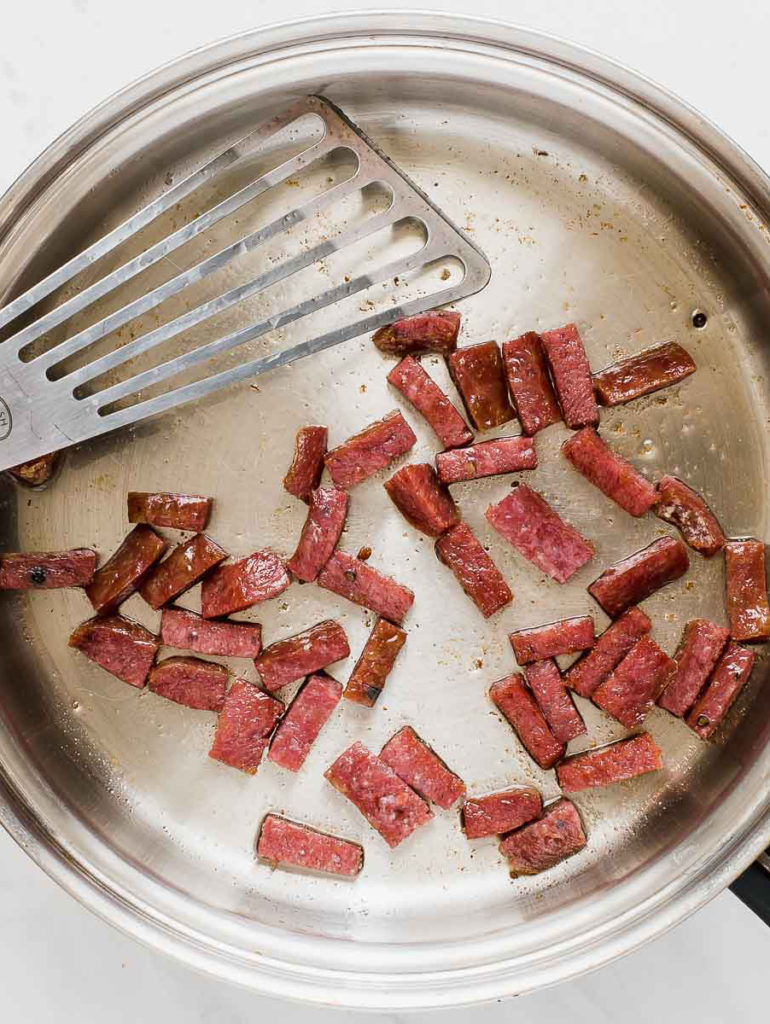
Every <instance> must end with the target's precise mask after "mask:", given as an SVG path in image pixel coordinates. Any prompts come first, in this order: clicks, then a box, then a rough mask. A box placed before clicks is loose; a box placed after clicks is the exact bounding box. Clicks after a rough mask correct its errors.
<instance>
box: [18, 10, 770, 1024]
mask: <svg viewBox="0 0 770 1024" xmlns="http://www.w3.org/2000/svg"><path fill="white" fill-rule="evenodd" d="M414 2H415V3H416V2H417V0H414ZM426 2H427V0H426ZM363 6H365V5H364V4H361V3H356V2H345V0H336V3H334V9H337V10H344V9H347V10H351V9H360V8H361V7H363ZM378 6H380V7H399V6H402V4H399V3H391V4H389V3H387V2H386V0H380V2H379V4H378ZM432 6H433V7H435V8H436V9H441V10H445V11H453V12H456V13H466V12H467V13H471V12H472V13H474V14H476V15H486V16H488V17H495V18H501V19H505V20H509V21H516V22H518V23H519V24H522V25H525V26H527V27H531V28H537V29H541V30H544V31H548V32H552V33H555V34H558V35H561V36H564V37H566V38H570V39H572V40H574V41H576V42H579V43H582V44H584V45H586V46H589V47H592V48H594V49H597V50H600V51H603V52H604V53H606V54H609V55H610V56H612V57H615V58H616V59H618V60H621V61H623V62H625V63H627V64H630V65H632V66H633V67H635V68H636V69H637V70H639V71H641V72H643V73H644V74H646V75H648V76H649V77H651V78H653V79H656V80H657V81H658V82H660V83H662V84H663V85H665V86H667V87H668V88H670V89H672V90H673V91H674V92H677V93H678V94H679V95H680V96H682V97H684V98H685V99H686V100H687V101H689V102H690V103H692V104H693V105H695V106H697V107H698V108H700V110H701V111H702V112H703V113H705V114H706V115H707V116H709V117H711V118H712V119H713V120H714V121H716V122H717V123H718V124H719V125H720V126H721V127H722V128H723V129H725V130H726V131H727V132H728V133H729V134H730V135H732V137H733V138H734V139H735V140H736V141H737V142H738V143H740V144H741V145H742V146H743V147H744V148H745V149H747V150H748V152H749V153H751V155H752V156H753V157H754V158H755V159H756V160H758V161H759V163H761V164H762V165H763V166H764V167H765V168H766V169H767V170H770V118H769V117H768V114H767V94H768V88H767V64H768V60H767V45H768V37H769V36H770V5H767V4H763V3H758V2H757V0H731V2H730V3H729V4H725V3H723V2H716V0H698V2H695V0H666V2H661V0H644V2H643V3H637V4H634V5H630V4H627V3H624V2H623V0H518V2H517V3H505V2H502V0H499V2H495V0H473V2H472V3H471V2H470V0H452V2H450V0H444V2H443V3H439V2H438V0H434V2H433V4H432ZM0 9H1V10H2V14H3V17H2V29H1V30H0V124H2V127H3V143H2V149H1V152H2V156H1V157H0V189H2V188H5V187H7V186H8V185H9V184H10V183H11V181H12V180H13V179H14V177H15V176H16V175H17V174H18V173H19V172H20V171H21V170H22V169H23V168H24V166H25V165H26V164H27V163H28V162H29V161H30V160H32V159H33V158H34V157H35V156H36V155H37V153H38V152H39V151H40V150H41V149H42V148H43V147H44V146H46V145H47V144H48V143H49V142H50V141H51V140H52V139H53V138H54V137H55V136H56V135H58V134H59V133H60V132H62V131H63V130H64V129H65V128H67V127H68V125H69V124H70V123H71V122H72V121H74V120H75V119H77V118H78V117H80V115H81V114H83V113H84V112H85V111H86V110H87V109H88V108H90V107H91V106H93V105H94V104H96V103H98V102H99V101H100V100H101V99H103V98H104V97H105V96H106V95H108V94H109V93H111V92H113V91H115V90H117V89H119V88H120V87H122V86H123V85H125V84H126V83H127V82H129V81H130V80H131V79H134V78H136V77H137V76H139V75H142V74H144V73H145V72H146V71H150V70H151V69H152V68H154V67H155V66H157V65H158V64H161V63H163V62H165V61H168V60H170V59H172V58H174V57H175V56H177V55H179V54H181V53H183V52H184V51H186V50H189V49H192V48H194V47H198V46H202V45H204V44H206V43H208V42H210V41H212V40H214V39H217V38H219V37H221V36H225V35H229V34H232V33H235V32H239V31H241V30H244V29H248V28H253V27H254V26H257V25H260V24H266V23H269V22H272V21H278V20H283V19H286V18H294V17H301V16H303V15H309V14H317V13H322V12H324V11H326V10H328V7H327V5H325V4H324V3H323V2H322V0H284V2H283V3H279V2H277V0H251V2H249V3H246V2H245V0H210V2H206V0H131V2H130V3H118V2H116V0H25V2H23V3H19V2H13V3H11V0H5V3H4V4H2V5H1V7H0ZM769 969H770V929H768V928H766V927H765V926H764V925H763V924H762V923H761V922H760V921H759V920H758V919H756V918H755V917H754V916H753V915H752V914H751V913H750V912H749V911H748V910H746V909H745V908H744V907H743V906H742V904H740V903H739V902H738V900H736V899H735V898H734V897H733V896H732V895H731V894H730V893H725V894H723V895H722V896H720V897H719V898H718V899H716V900H715V901H714V902H713V903H712V904H711V905H710V906H708V907H707V908H706V909H704V910H702V911H701V912H700V913H699V914H697V915H696V916H695V917H694V918H692V919H691V920H689V921H687V922H686V923H685V924H683V925H681V926H680V927H679V928H677V929H676V930H675V931H674V932H672V933H670V934H669V935H667V936H665V937H664V938H662V939H660V940H659V941H658V942H656V943H654V944H653V945H651V946H648V947H646V948H645V949H643V950H641V951H639V952H637V953H635V954H633V955H631V956H629V957H627V958H626V959H625V960H623V961H621V962H620V963H617V964H615V965H613V966H610V967H608V968H605V969H604V970H602V971H600V972H598V973H596V974H593V975H591V976H589V977H586V978H583V979H581V980H579V981H576V982H571V983H569V984H567V985H562V986H560V987H559V988H556V989H552V990H550V991H547V992H541V993H538V994H536V995H534V996H529V997H527V998H525V999H521V1000H517V1001H515V1002H507V1003H500V1004H495V1005H493V1006H490V1007H488V1008H485V1009H483V1010H457V1011H454V1012H450V1013H444V1014H443V1015H442V1020H448V1021H449V1024H471V1022H473V1024H497V1022H500V1021H503V1020H505V1021H516V1022H517V1024H518V1022H521V1024H530V1022H533V1024H534V1022H537V1024H551V1022H553V1024H556V1022H558V1024H564V1022H568V1024H582V1022H584V1021H585V1022H588V1021H590V1022H591V1024H604V1022H605V1021H606V1022H613V1024H614V1022H615V1021H617V1020H619V1019H622V1020H623V1024H642V1022H644V1024H648V1022H657V1024H668V1022H669V1021H670V1022H674V1021H676V1022H677V1024H679V1022H680V1021H685V1022H689V1021H695V1020H697V1021H698V1022H699V1024H711V1022H715V1024H716V1022H718V1024H723V1022H728V1021H729V1022H732V1021H735V1022H740V1024H754V1022H759V1021H762V1024H765V1021H766V1020H767V1013H768V1010H767V999H766V978H767V973H768V970H769ZM271 1013H272V1014H275V1015H276V1016H277V1017H278V1018H279V1020H280V1022H281V1024H307V1022H311V1021H312V1024H332V1022H334V1024H346V1022H348V1021H351V1020H352V1019H353V1016H351V1015H346V1016H344V1015H342V1014H340V1013H338V1012H336V1011H333V1010H312V1009H305V1008H303V1007H299V1006H291V1005H283V1004H278V1003H276V1002H274V1001H269V1000H264V999H261V998H260V997H258V996H256V995H253V994H251V993H248V992H244V991H240V990H237V989H233V988H230V987H226V986H224V985H222V984H220V983H218V982H216V981H214V980H211V979H208V978H202V977H198V976H197V975H194V974H192V973H191V972H189V971H187V970H186V969H185V968H183V967H180V966H179V965H177V964H176V963H172V962H170V961H167V960H166V959H164V958H162V957H160V956H158V955H157V954H155V953H152V952H150V951H148V950H146V949H143V948H141V947H139V946H137V945H136V944H135V943H133V942H132V941H131V940H129V939H126V938H124V937H123V936H121V935H119V934H117V933H116V932H114V931H113V930H112V929H111V928H109V927H108V926H107V925H105V924H103V923H102V922H101V921H99V920H97V919H96V918H94V917H93V916H92V915H91V914H89V913H88V912H86V911H85V910H83V909H82V908H81V907H79V906H78V905H77V904H76V903H74V902H73V901H72V900H71V899H70V898H69V897H68V896H66V895H65V894H64V893H63V892H61V891H59V890H58V889H57V887H56V886H55V885H54V884H53V883H52V882H51V881H49V880H48V879H47V878H46V877H45V876H44V875H43V874H42V873H41V872H40V871H39V870H38V869H37V868H36V867H35V866H34V865H33V864H32V863H31V862H30V861H28V860H27V859H26V857H25V856H24V855H23V854H22V853H21V852H20V851H19V850H18V849H17V848H16V847H15V846H14V844H13V843H12V842H11V840H10V839H9V838H8V837H7V836H6V835H5V834H4V833H0V1020H2V1021H3V1022H4V1024H17V1022H22V1021H23V1022H24V1024H49V1022H56V1024H70V1022H73V1024H74V1022H75V1021H78V1024H92V1022H97V1021H98V1022H99V1024H124V1022H126V1024H128V1022H131V1024H134V1022H144V1021H150V1022H155V1021H163V1024H182V1022H184V1024H196V1022H199V1021H200V1022H203V1021H205V1022H206V1024H241V1022H244V1024H245V1022H247V1021H248V1022H249V1024H251V1022H252V1021H255V1020H259V1019H260V1017H264V1016H265V1015H267V1014H271ZM384 1019H385V1020H387V1021H399V1020H404V1019H405V1018H404V1016H402V1015H399V1014H390V1015H386V1016H385V1017H384ZM410 1019H411V1020H413V1021H416V1020H418V1018H416V1017H412V1018H410ZM434 1019H437V1018H436V1017H434V1016H433V1015H424V1016H421V1017H420V1018H419V1021H420V1024H423V1021H426V1020H434Z"/></svg>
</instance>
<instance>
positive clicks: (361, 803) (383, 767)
mask: <svg viewBox="0 0 770 1024" xmlns="http://www.w3.org/2000/svg"><path fill="white" fill-rule="evenodd" d="M324 776H325V778H326V779H327V780H328V781H329V782H330V783H331V784H332V785H333V786H334V788H335V789H336V790H338V791H339V792H340V793H341V794H342V795H343V796H345V797H347V798H348V800H350V801H351V803H353V804H355V806H356V807H357V808H358V809H359V811H360V812H361V813H362V814H363V816H364V817H365V818H366V820H367V821H368V822H369V824H370V825H371V826H372V828H373V829H375V830H376V831H377V832H379V834H380V835H381V836H382V838H383V839H384V840H385V842H386V843H387V844H388V846H390V847H395V846H398V845H399V843H402V842H403V841H404V840H405V839H407V838H408V837H409V836H410V835H411V834H412V833H413V832H414V830H415V829H417V828H420V826H422V825H425V824H426V823H427V822H429V821H430V820H431V818H432V817H433V813H432V811H431V810H430V808H429V807H428V805H427V804H426V803H425V801H424V800H423V799H422V797H419V796H418V795H417V794H416V793H415V791H414V790H413V789H412V788H411V787H410V786H407V784H406V783H405V782H404V780H403V779H400V778H399V777H398V775H396V773H395V772H394V771H393V769H392V768H390V767H389V766H388V765H387V764H385V762H384V761H383V760H382V759H381V758H379V757H377V756H376V755H375V754H373V753H372V752H371V751H370V750H367V748H366V747H365V746H364V745H363V743H354V744H353V745H352V746H351V747H348V749H347V750H344V751H343V752H342V753H341V754H340V756H339V757H338V758H337V760H336V761H335V762H334V764H332V765H331V766H330V767H329V768H327V770H326V771H325V772H324Z"/></svg>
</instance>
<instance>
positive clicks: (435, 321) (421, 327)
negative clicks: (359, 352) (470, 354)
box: [372, 309, 460, 356]
mask: <svg viewBox="0 0 770 1024" xmlns="http://www.w3.org/2000/svg"><path fill="white" fill-rule="evenodd" d="M459 332H460V314H459V313H454V312H452V311H451V310H444V309H431V310H429V311H428V312H427V313H418V314H417V315H416V316H406V317H404V318H403V319H402V320H396V322H395V323H393V324H388V326H387V327H380V329H379V330H378V331H375V332H374V337H373V338H372V341H373V342H374V344H375V345H376V346H377V348H378V349H379V350H380V352H385V353H387V355H389V356H407V355H417V354H418V353H421V352H438V353H440V354H441V355H449V353H450V352H454V350H455V349H456V348H457V335H458V334H459Z"/></svg>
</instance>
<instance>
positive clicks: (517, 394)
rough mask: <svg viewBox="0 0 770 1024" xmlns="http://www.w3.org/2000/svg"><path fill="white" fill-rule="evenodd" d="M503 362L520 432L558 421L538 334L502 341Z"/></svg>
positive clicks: (555, 403)
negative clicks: (519, 424)
mask: <svg viewBox="0 0 770 1024" xmlns="http://www.w3.org/2000/svg"><path fill="white" fill-rule="evenodd" d="M503 363H504V365H505V374H506V377H507V378H508V388H509V390H510V392H511V398H512V399H513V404H514V406H515V407H516V412H517V414H518V417H519V420H520V422H521V429H522V430H523V431H524V433H525V434H529V435H532V434H536V433H537V432H538V430H542V429H543V427H548V426H550V425H551V424H552V423H558V422H559V420H560V419H561V413H560V412H559V406H558V404H557V402H556V396H555V395H554V393H553V390H552V388H551V382H550V381H549V380H548V369H547V367H546V363H545V353H544V352H543V345H542V342H541V341H540V335H539V334H535V332H534V331H529V332H528V333H527V334H522V336H521V337H520V338H515V339H514V340H513V341H504V342H503Z"/></svg>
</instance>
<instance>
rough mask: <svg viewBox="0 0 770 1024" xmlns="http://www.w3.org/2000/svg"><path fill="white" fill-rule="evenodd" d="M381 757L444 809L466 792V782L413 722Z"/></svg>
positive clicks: (409, 784)
mask: <svg viewBox="0 0 770 1024" xmlns="http://www.w3.org/2000/svg"><path fill="white" fill-rule="evenodd" d="M380 757H381V758H382V760H383V761H384V762H385V764H386V765H388V766H389V767H390V768H392V769H393V771H394V772H395V773H396V775H398V777H399V778H400V779H403V780H404V782H405V783H406V784H407V785H408V786H411V787H412V789H413V790H415V792H417V793H419V794H420V796H422V797H424V798H425V799H426V800H430V801H431V803H434V804H436V805H437V806H438V807H442V808H443V809H444V810H445V811H446V810H448V809H449V808H450V807H451V806H452V804H453V803H454V802H455V801H456V800H459V798H460V797H461V796H462V795H463V794H464V793H465V783H464V782H463V780H462V779H461V778H459V777H458V776H457V775H455V773H454V772H452V771H450V770H449V768H447V766H446V765H445V764H444V762H443V761H442V760H441V758H440V757H439V756H438V754H437V753H436V752H435V751H434V750H432V749H431V748H430V747H429V746H428V744H427V743H426V742H425V741H424V740H421V739H420V737H419V736H418V735H417V733H416V732H415V731H414V729H413V728H412V727H411V726H410V725H405V726H404V727H403V729H399V730H398V732H397V733H396V734H395V735H394V736H391V737H390V739H389V740H388V742H387V743H386V744H385V746H384V747H383V748H382V750H381V751H380Z"/></svg>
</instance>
